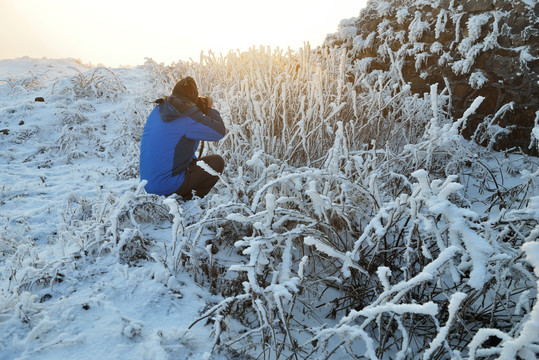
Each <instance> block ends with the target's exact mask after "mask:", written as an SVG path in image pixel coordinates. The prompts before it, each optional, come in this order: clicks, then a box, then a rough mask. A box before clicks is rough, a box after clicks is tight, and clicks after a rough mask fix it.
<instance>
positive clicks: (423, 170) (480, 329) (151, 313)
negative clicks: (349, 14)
mask: <svg viewBox="0 0 539 360" xmlns="http://www.w3.org/2000/svg"><path fill="white" fill-rule="evenodd" d="M383 4H384V3H379V6H380V9H383V6H382V5H383ZM380 11H382V10H380ZM384 11H386V10H384ZM387 11H394V9H387ZM432 20H433V21H434V19H432ZM351 21H352V20H351ZM414 21H415V23H414V26H412V27H411V29H410V34H411V35H410V36H411V37H414V38H415V39H417V40H419V39H420V38H421V35H422V34H423V33H424V32H425V31H432V30H433V29H431V28H430V27H429V24H428V23H427V22H426V21H424V20H422V18H421V16H419V15H417V14H414ZM477 21H478V20H477ZM478 22H480V21H478ZM347 24H349V25H350V24H351V22H350V23H347ZM432 25H434V23H433V24H432ZM440 26H441V25H440ZM483 26H485V25H483ZM345 28H346V27H345ZM343 29H344V28H343ZM341 30H342V29H341ZM379 30H380V31H382V32H384V34H385V36H387V37H390V36H394V35H395V34H392V32H391V30H390V26H388V24H381V25H380V27H379ZM347 36H348V35H347ZM373 36H374V35H373ZM347 38H348V39H350V38H349V37H347ZM353 39H354V40H353V46H354V47H355V48H351V49H348V48H344V47H343V48H342V49H336V48H329V47H320V48H317V49H311V48H310V47H309V46H308V44H306V46H305V47H304V48H302V49H300V50H298V51H294V50H291V49H288V50H287V51H283V50H281V49H274V50H272V49H270V48H252V49H250V50H249V51H246V52H239V51H236V52H230V53H228V54H226V55H220V56H216V55H215V54H213V53H209V54H202V55H201V58H200V61H199V62H194V61H189V62H181V61H180V62H178V63H174V64H171V65H163V64H158V63H156V62H154V61H152V60H148V61H147V62H146V64H145V65H144V66H141V67H138V68H134V69H121V70H115V71H113V70H110V69H106V70H103V69H102V70H95V69H87V70H86V71H82V70H81V74H82V75H81V74H79V73H78V72H74V73H72V75H71V76H70V77H67V78H62V77H59V78H58V80H55V81H52V80H50V81H51V83H48V82H44V87H43V88H40V87H37V88H36V89H34V90H31V91H49V92H47V93H44V95H45V96H46V98H47V99H50V100H49V102H48V103H45V104H34V103H33V101H31V104H29V103H28V99H27V98H26V97H27V93H25V95H24V96H25V98H23V97H20V96H22V95H20V93H19V92H18V91H14V92H10V91H7V90H6V89H3V88H1V86H3V85H0V90H1V91H2V93H6V94H8V95H6V96H7V97H6V98H4V97H0V105H1V106H0V115H1V116H0V121H2V126H1V128H2V129H3V128H5V129H6V130H8V131H7V132H8V134H4V132H2V133H1V134H0V142H1V145H2V146H0V149H1V151H2V155H3V156H2V159H3V160H2V161H3V163H2V164H3V168H2V170H3V171H2V172H0V176H1V180H2V181H1V182H2V184H3V185H2V187H1V191H2V202H0V206H1V207H2V212H0V219H1V220H2V221H3V222H2V226H1V227H0V239H1V241H0V259H1V260H2V261H1V262H0V270H1V271H0V274H1V276H2V281H1V282H0V285H1V291H0V318H1V319H2V321H0V334H1V335H2V336H0V349H2V350H0V351H4V350H5V349H6V350H5V351H7V352H8V357H10V358H11V357H13V358H21V359H22V358H38V357H43V358H62V357H66V358H67V357H69V356H67V355H65V356H64V354H66V353H67V352H69V351H73V353H77V354H80V353H85V354H93V352H92V351H94V352H96V351H98V350H99V349H103V352H104V353H106V354H105V355H103V353H102V352H99V353H97V352H96V355H95V357H94V358H103V357H106V356H110V358H120V357H122V356H123V357H129V358H137V357H142V358H161V359H167V358H171V359H172V358H174V359H217V360H222V359H231V358H245V359H249V358H261V359H262V358H265V359H279V358H280V359H349V358H352V359H360V358H368V359H409V358H410V359H411V358H414V359H449V358H453V359H470V360H475V359H483V358H486V357H489V356H498V357H501V358H504V359H508V358H511V357H513V358H514V357H515V356H517V355H518V356H519V357H521V358H522V359H531V358H533V357H537V355H538V354H539V347H538V345H539V344H538V340H537V333H538V331H537V324H538V320H537V309H538V307H537V286H538V285H537V281H538V278H539V273H538V272H539V271H538V264H537V247H538V246H537V238H538V236H539V227H538V226H539V225H538V224H539V210H538V209H539V183H538V181H537V179H538V174H539V170H538V162H539V161H538V160H537V158H533V157H530V156H526V155H523V154H521V153H518V152H516V151H513V152H506V153H497V152H494V151H492V150H491V147H489V146H486V147H484V148H481V147H478V146H477V145H475V143H473V142H470V141H467V140H465V139H464V138H463V137H462V135H461V130H462V128H463V126H464V125H465V124H466V123H467V121H468V120H469V119H470V118H471V117H472V115H474V114H475V112H476V111H477V109H478V108H479V106H480V105H481V104H482V102H483V101H484V100H485V99H484V98H483V97H477V98H475V99H470V106H469V108H468V109H467V110H466V111H465V112H464V114H463V115H462V116H461V117H459V118H457V119H455V118H453V115H452V100H453V99H452V98H451V96H452V95H451V91H450V89H448V88H445V87H444V86H443V84H437V85H432V86H431V87H430V92H425V93H424V94H421V95H418V94H414V93H412V91H411V86H410V85H409V84H407V83H406V82H405V81H403V78H402V63H401V62H400V61H401V59H402V56H414V57H415V60H416V61H418V66H421V65H422V64H423V63H424V62H425V61H426V60H427V59H428V57H429V56H432V55H433V51H432V50H433V49H432V48H431V49H429V48H428V47H427V46H425V45H424V44H419V43H418V44H417V45H416V46H413V47H412V46H410V47H409V48H406V50H407V51H408V50H409V51H410V53H405V52H402V53H399V52H398V51H397V52H395V51H393V50H391V48H390V47H389V46H380V47H379V48H377V49H375V50H376V51H375V52H374V53H376V52H379V53H380V54H381V55H382V56H385V57H387V59H389V60H390V61H391V67H390V69H389V70H388V71H386V72H382V71H380V70H374V71H372V72H369V71H368V70H370V69H369V67H371V66H372V64H373V61H374V60H373V59H372V58H361V60H359V61H354V62H352V59H353V58H354V56H352V54H356V53H357V51H358V48H368V47H370V46H372V45H373V42H372V39H373V38H372V37H371V35H369V36H367V37H366V38H363V37H362V36H361V35H356V34H354V35H353ZM348 45H350V44H348ZM348 45H347V46H348ZM469 45H470V46H469V47H468V48H467V52H469V51H470V49H472V48H473V46H474V44H473V43H470V44H469ZM466 46H468V45H466ZM429 50H430V51H429ZM434 50H436V49H434ZM463 50H464V45H463ZM437 51H440V50H437ZM441 51H442V52H443V50H441ZM446 61H448V62H449V61H451V59H449V58H447V59H446ZM186 75H189V76H192V77H193V78H194V79H196V81H197V84H198V85H199V91H200V93H201V94H208V95H210V96H211V97H212V99H213V100H214V104H215V107H216V108H217V109H219V111H220V113H221V115H222V117H223V119H224V122H225V124H226V127H227V130H228V132H227V134H226V136H225V137H224V138H223V139H222V140H221V141H219V142H217V143H212V142H209V143H207V144H206V146H205V154H206V153H216V154H219V155H221V156H222V157H223V158H224V160H225V164H226V168H225V171H224V172H223V174H216V173H214V172H213V171H212V169H211V168H210V167H209V166H207V164H204V163H200V165H201V167H202V168H203V169H204V170H205V171H206V172H208V173H210V174H212V175H215V176H218V177H219V181H218V182H217V184H216V186H215V188H214V189H212V191H211V192H210V193H209V194H208V195H207V196H205V197H204V198H202V199H201V198H198V197H196V196H195V197H194V198H193V199H192V200H189V201H182V200H181V199H179V198H178V197H177V196H176V195H172V196H169V197H163V196H156V195H150V194H147V193H146V192H145V191H144V185H145V184H144V182H141V181H139V174H138V152H139V147H138V145H139V142H140V137H141V133H142V129H143V126H144V121H145V119H146V116H147V114H148V113H149V112H150V111H151V110H152V108H153V104H152V103H151V101H153V100H155V99H156V98H158V97H160V96H163V95H164V94H167V93H169V92H170V89H171V88H172V87H173V85H174V83H175V80H176V79H178V78H180V77H183V76H186ZM472 78H473V79H474V80H473V81H474V83H475V84H476V85H477V86H478V87H479V86H481V85H482V86H485V85H486V84H487V83H488V79H482V78H480V76H479V74H477V73H476V72H475V71H473V72H472V75H471V77H470V79H472ZM481 81H483V82H484V83H482V84H480V82H481ZM77 84H78V85H77ZM98 84H99V85H98ZM53 85H54V86H53ZM79 85H81V86H79ZM5 86H8V87H9V85H7V84H6V85H5ZM76 89H78V90H76ZM21 91H22V90H21ZM29 91H30V90H29ZM41 105H43V106H41ZM37 106H41V107H40V108H39V109H40V111H35V109H36V108H37ZM511 109H513V104H511V103H510V104H505V105H504V106H503V107H502V109H501V110H500V112H498V113H496V114H492V115H491V116H488V117H485V120H484V124H483V125H482V129H483V131H482V132H481V133H477V134H475V135H474V136H477V137H478V138H484V140H485V143H488V144H490V143H492V142H495V141H496V139H497V137H498V136H502V135H503V134H501V133H500V131H501V130H500V128H501V127H500V126H499V124H498V122H499V121H500V119H501V117H502V115H503V113H505V112H508V111H510V110H511ZM13 110H15V111H13ZM37 116H39V117H40V118H39V121H34V119H35V118H34V117H37ZM537 118H538V119H539V115H538V116H537ZM21 120H24V124H21V125H19V123H20V122H21ZM537 123H538V120H536V126H535V128H534V129H533V131H534V134H536V132H537V130H536V129H537V126H538V125H537ZM37 134H39V136H37ZM536 135H537V134H536ZM536 138H537V136H536ZM535 146H537V145H535ZM4 165H5V166H4ZM8 165H9V166H8ZM52 170H54V171H52ZM75 173H76V176H74V174H75ZM74 178H75V179H74ZM67 190H69V191H67ZM4 210H6V211H4ZM4 214H8V215H4ZM98 315H99V316H98ZM96 334H98V336H96ZM96 341H97V342H96ZM90 349H91V350H90ZM96 349H97V350H96ZM79 350H80V351H79ZM64 351H65V352H64ZM99 351H100V350H99ZM73 353H69V355H71V354H73ZM141 354H142V355H141ZM11 355H13V356H11ZM47 356H49V357H47Z"/></svg>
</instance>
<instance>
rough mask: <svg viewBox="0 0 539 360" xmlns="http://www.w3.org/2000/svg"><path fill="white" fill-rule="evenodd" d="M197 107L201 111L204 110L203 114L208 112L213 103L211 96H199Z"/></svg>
mask: <svg viewBox="0 0 539 360" xmlns="http://www.w3.org/2000/svg"><path fill="white" fill-rule="evenodd" d="M196 105H197V107H198V109H199V110H200V111H202V113H203V114H206V113H207V112H208V109H210V108H211V107H212V105H213V101H212V99H211V98H210V97H209V96H204V97H200V96H199V97H198V99H197V104H196Z"/></svg>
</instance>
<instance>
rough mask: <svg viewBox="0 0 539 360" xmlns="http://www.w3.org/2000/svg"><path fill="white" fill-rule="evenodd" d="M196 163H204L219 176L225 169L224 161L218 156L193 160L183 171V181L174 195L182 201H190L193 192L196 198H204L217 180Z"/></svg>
mask: <svg viewBox="0 0 539 360" xmlns="http://www.w3.org/2000/svg"><path fill="white" fill-rule="evenodd" d="M197 161H204V162H205V163H206V164H208V165H209V166H210V167H211V168H212V169H213V170H215V172H218V173H219V174H221V173H223V170H224V168H225V161H224V160H223V158H222V157H221V156H219V155H215V154H213V155H208V156H203V157H201V158H200V159H198V160H194V161H193V162H191V164H189V167H188V168H187V170H186V171H185V180H184V181H183V184H182V185H181V186H180V188H179V189H178V190H177V191H176V194H178V195H179V196H181V197H182V198H183V199H184V200H190V199H191V198H192V197H193V190H194V192H195V195H196V196H198V197H201V198H202V197H204V196H206V194H207V193H209V192H210V190H211V188H212V187H213V186H214V185H215V183H216V182H217V180H219V178H218V177H217V176H213V175H210V174H208V173H207V172H206V171H205V170H204V169H202V168H201V167H200V166H198V165H197V164H196V163H197Z"/></svg>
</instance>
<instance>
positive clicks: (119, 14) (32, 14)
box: [0, 0, 366, 67]
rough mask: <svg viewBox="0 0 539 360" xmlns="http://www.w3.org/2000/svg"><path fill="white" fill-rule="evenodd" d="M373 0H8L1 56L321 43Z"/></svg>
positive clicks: (140, 58)
mask: <svg viewBox="0 0 539 360" xmlns="http://www.w3.org/2000/svg"><path fill="white" fill-rule="evenodd" d="M365 4H366V0H336V1H328V0H323V1H317V0H312V1H308V0H295V1H289V0H273V1H264V2H262V1H252V0H250V1H249V0H228V1H219V0H207V1H204V2H200V3H198V2H194V1H190V2H187V1H168V0H162V1H159V2H150V1H147V0H145V1H141V0H132V1H124V0H93V1H90V2H88V1H85V2H82V1H78V0H49V1H42V0H23V1H20V0H2V1H0V45H1V46H0V51H1V52H0V58H15V57H22V56H30V57H48V58H62V57H72V58H79V59H81V61H83V62H91V63H93V64H94V65H95V64H98V63H102V64H104V65H106V66H113V67H115V66H119V65H138V64H142V63H143V62H144V59H145V58H146V57H149V58H152V59H154V60H155V61H158V62H165V63H170V62H173V61H178V60H188V59H189V58H193V59H194V60H198V57H199V55H200V53H201V51H204V52H208V51H209V50H211V51H213V52H215V53H223V54H226V53H227V52H228V51H230V50H236V49H239V50H247V49H248V48H249V47H252V46H271V47H277V46H279V47H280V48H284V49H286V48H288V47H291V48H294V49H297V48H299V47H301V46H303V44H304V42H309V43H310V44H311V45H312V46H318V45H320V44H321V43H322V42H323V40H324V38H325V37H326V35H327V34H328V33H333V32H335V31H336V30H337V27H338V25H339V22H340V21H341V20H342V19H346V18H350V17H355V16H358V15H359V12H360V10H361V8H362V7H364V6H365Z"/></svg>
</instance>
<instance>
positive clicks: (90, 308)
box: [0, 58, 220, 360]
mask: <svg viewBox="0 0 539 360" xmlns="http://www.w3.org/2000/svg"><path fill="white" fill-rule="evenodd" d="M90 70H91V69H90V68H88V67H86V66H84V65H81V64H79V63H77V62H75V61H73V60H70V59H63V60H49V59H38V60H36V59H29V58H22V59H16V60H0V94H1V95H0V130H2V132H1V133H0V155H1V156H0V238H1V239H0V241H1V248H0V251H1V253H0V256H1V258H0V271H1V274H2V277H1V283H0V289H1V290H0V291H1V292H0V359H2V360H7V359H62V358H63V359H75V358H77V359H166V358H171V359H204V358H206V357H209V353H210V352H211V349H212V345H213V340H212V339H211V338H210V331H211V329H212V328H211V326H205V325H204V322H199V323H198V324H196V325H194V326H193V327H192V328H191V329H188V327H189V325H190V324H191V323H192V322H193V321H194V320H195V319H197V316H199V315H200V314H201V312H202V311H203V310H204V309H205V307H207V306H208V305H210V304H212V303H215V302H218V301H219V300H220V299H218V298H215V296H214V295H211V294H209V293H208V291H207V290H204V289H202V288H200V287H199V286H197V285H196V284H194V282H193V280H191V278H190V277H189V276H188V275H187V274H185V273H178V274H177V276H174V277H172V276H171V275H170V271H168V270H167V269H165V267H164V265H163V263H162V262H158V261H152V262H150V261H148V262H145V264H144V266H128V264H121V263H119V262H118V259H117V257H115V256H114V255H110V256H101V257H96V258H92V260H91V261H90V260H89V259H88V258H86V257H85V254H79V253H77V246H78V245H77V244H76V243H75V242H73V241H70V240H69V239H64V238H62V239H59V237H58V233H59V232H60V229H61V228H62V227H65V222H64V220H65V219H64V218H63V216H64V214H65V213H66V211H69V209H68V207H69V206H70V205H69V204H70V199H71V204H72V203H73V201H77V199H82V198H91V199H96V198H98V197H99V196H103V194H115V195H118V196H121V195H122V194H123V193H125V192H133V190H134V189H136V187H137V186H138V179H137V178H136V177H129V176H124V177H122V178H119V177H118V172H119V171H121V169H122V168H123V167H125V163H123V161H124V157H123V156H120V157H118V158H107V157H105V156H103V157H96V156H93V155H94V154H95V150H96V149H89V148H88V146H92V145H93V143H92V140H91V139H95V138H96V137H98V138H99V141H100V143H102V144H104V145H103V146H113V143H114V141H115V139H116V138H117V137H118V136H121V133H120V132H118V131H119V130H118V129H119V118H120V117H125V118H127V119H129V117H130V115H132V114H133V112H134V111H136V110H135V108H136V107H137V104H134V101H135V100H134V96H133V94H136V93H138V92H140V88H139V87H141V86H144V78H145V71H144V70H143V69H141V68H136V69H116V70H115V73H116V74H118V75H119V76H122V80H123V82H124V84H125V86H126V87H127V90H128V93H127V94H122V95H120V96H121V98H119V99H116V101H114V102H111V101H101V102H100V101H92V102H90V101H86V100H81V101H75V102H71V101H69V100H67V99H66V98H64V96H63V95H62V94H61V93H59V92H60V89H58V92H55V91H54V90H52V91H51V86H53V85H54V84H59V80H61V79H69V77H72V76H74V75H77V74H78V73H79V72H88V71H90ZM27 79H33V80H34V82H33V83H31V84H28V83H25V81H26V80H27ZM36 97H44V100H45V101H44V102H39V101H35V98H36ZM104 124H106V128H105V125H104ZM74 127H78V128H77V129H74ZM82 127H84V129H83V130H82V131H79V130H80V129H81V128H82ZM70 128H71V129H70ZM73 131H79V132H77V133H76V134H71V135H73V136H74V137H73V138H68V137H69V134H70V132H73ZM135 146H138V144H136V145H135ZM136 156H137V154H133V157H136ZM160 225H161V224H148V225H147V226H146V228H145V231H146V232H147V233H148V234H149V236H152V237H153V238H156V239H159V241H160V242H167V241H170V239H171V229H170V226H169V227H168V228H167V227H165V228H160ZM160 249H161V248H156V249H155V250H154V251H155V252H156V257H159V256H162V253H161V250H160ZM216 358H218V357H216Z"/></svg>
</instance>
